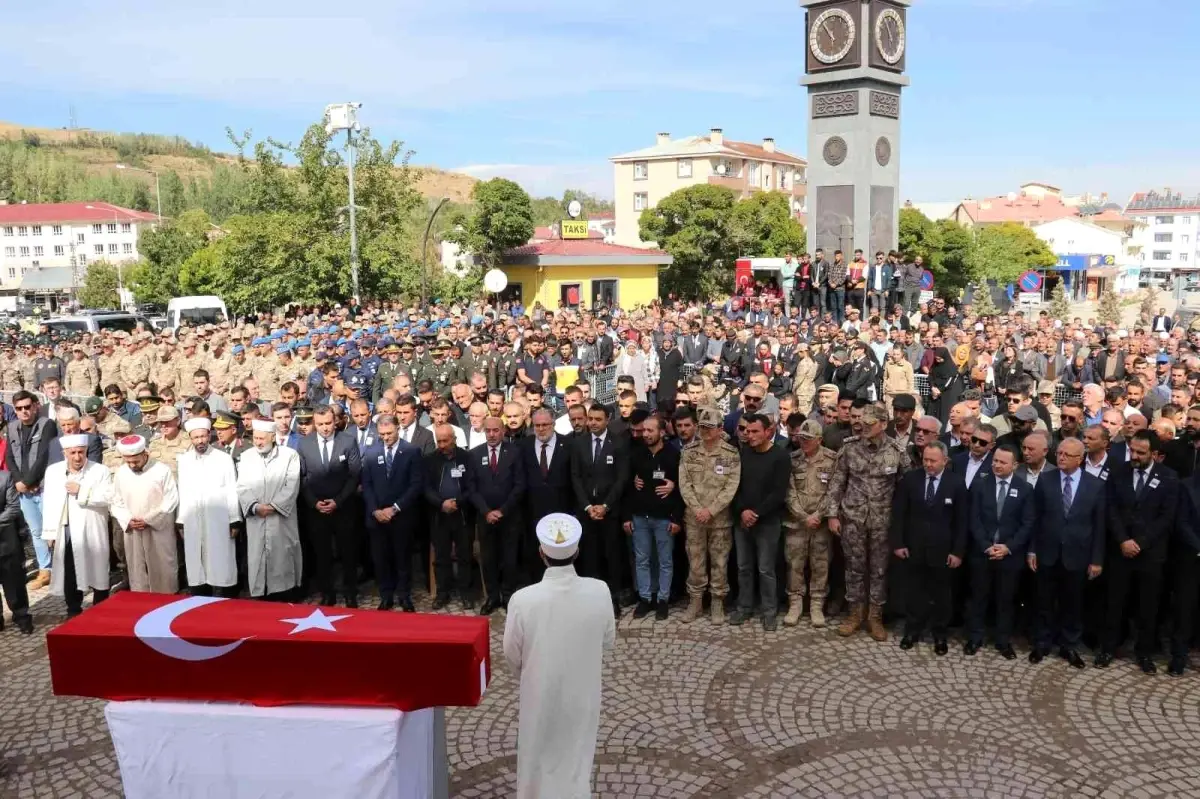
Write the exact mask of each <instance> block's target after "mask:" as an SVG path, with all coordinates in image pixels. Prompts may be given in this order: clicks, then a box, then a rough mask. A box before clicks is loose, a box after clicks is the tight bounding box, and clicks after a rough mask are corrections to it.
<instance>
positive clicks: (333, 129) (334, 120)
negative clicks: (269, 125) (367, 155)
mask: <svg viewBox="0 0 1200 799" xmlns="http://www.w3.org/2000/svg"><path fill="white" fill-rule="evenodd" d="M360 108H362V103H333V104H331V105H327V106H325V132H326V133H328V134H329V135H331V136H332V135H333V134H334V133H337V132H339V131H343V130H344V131H346V164H347V172H348V173H349V179H350V285H351V291H352V292H353V296H354V298H355V299H358V300H360V301H361V299H362V298H361V297H360V296H359V293H358V228H357V226H356V225H355V210H356V209H355V207H354V157H355V155H356V153H357V147H358V145H357V144H356V143H355V141H354V134H355V133H357V132H358V131H359V130H360V129H361V128H360V125H359V124H358V109H360Z"/></svg>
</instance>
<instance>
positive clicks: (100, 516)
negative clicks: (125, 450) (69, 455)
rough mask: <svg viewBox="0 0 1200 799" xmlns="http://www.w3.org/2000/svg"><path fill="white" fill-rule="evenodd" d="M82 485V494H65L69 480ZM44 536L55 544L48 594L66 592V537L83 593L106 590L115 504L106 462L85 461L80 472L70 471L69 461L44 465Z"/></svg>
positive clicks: (110, 475)
mask: <svg viewBox="0 0 1200 799" xmlns="http://www.w3.org/2000/svg"><path fill="white" fill-rule="evenodd" d="M70 481H74V482H77V483H79V493H78V494H77V495H76V496H71V495H70V494H68V493H67V483H68V482H70ZM42 486H43V494H42V540H44V541H47V542H57V543H55V545H54V562H53V564H52V565H51V568H50V592H51V593H52V594H54V595H55V596H63V595H64V592H65V587H66V579H67V570H66V566H65V561H64V558H66V556H67V541H68V539H69V540H70V543H71V557H72V558H73V559H74V561H75V584H76V587H77V588H78V589H79V590H80V591H87V590H88V589H89V588H90V589H93V590H95V589H99V590H101V591H107V590H108V588H109V579H108V574H109V572H108V557H109V543H110V542H109V536H108V508H109V504H110V503H111V502H112V494H113V481H112V473H111V472H110V471H109V470H108V467H107V466H103V465H101V464H99V463H92V462H91V461H86V462H84V464H83V469H82V471H80V472H78V473H77V474H69V473H68V472H67V462H66V461H59V462H58V463H52V464H50V465H49V466H47V467H46V476H45V478H44V480H43V481H42Z"/></svg>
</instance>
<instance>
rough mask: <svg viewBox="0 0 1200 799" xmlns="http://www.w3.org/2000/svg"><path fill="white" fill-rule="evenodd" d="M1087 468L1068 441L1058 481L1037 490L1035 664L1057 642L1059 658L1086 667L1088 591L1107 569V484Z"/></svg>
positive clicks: (1079, 447) (1043, 482)
mask: <svg viewBox="0 0 1200 799" xmlns="http://www.w3.org/2000/svg"><path fill="white" fill-rule="evenodd" d="M1089 429H1090V428H1089ZM1082 464H1083V442H1082V441H1079V440H1078V439H1074V438H1069V439H1067V440H1066V441H1063V442H1062V443H1061V444H1059V445H1058V471H1057V472H1055V473H1053V475H1052V476H1053V477H1054V478H1055V479H1053V480H1049V479H1047V478H1046V477H1042V478H1041V479H1039V480H1038V485H1037V489H1035V494H1034V496H1035V503H1036V505H1037V521H1036V522H1035V523H1034V528H1033V544H1032V546H1031V547H1030V551H1029V554H1028V555H1026V557H1025V561H1026V563H1028V564H1029V568H1030V569H1032V570H1033V571H1034V572H1035V573H1036V574H1037V603H1038V621H1037V629H1036V633H1035V635H1034V644H1033V651H1032V652H1030V653H1029V662H1030V663H1041V662H1042V660H1043V659H1045V657H1046V655H1047V654H1049V653H1050V647H1051V645H1052V644H1053V643H1054V642H1055V639H1057V641H1058V644H1059V654H1060V655H1062V657H1063V658H1064V659H1066V661H1067V662H1068V663H1070V664H1071V665H1072V666H1074V667H1075V668H1077V669H1082V668H1083V667H1084V662H1083V658H1082V657H1080V655H1079V646H1080V642H1081V639H1082V636H1083V622H1082V613H1083V590H1084V587H1085V586H1086V585H1087V581H1088V580H1094V579H1096V578H1097V577H1099V576H1100V573H1101V572H1102V571H1103V570H1104V569H1103V564H1104V542H1105V537H1104V531H1105V528H1104V512H1105V491H1104V481H1102V480H1100V479H1099V478H1098V477H1093V476H1092V475H1090V474H1088V473H1087V472H1086V471H1084V470H1083V468H1082ZM1056 610H1057V618H1056V613H1055V611H1056Z"/></svg>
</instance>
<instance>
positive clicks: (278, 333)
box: [271, 330, 284, 341]
mask: <svg viewBox="0 0 1200 799" xmlns="http://www.w3.org/2000/svg"><path fill="white" fill-rule="evenodd" d="M283 336H284V333H283V331H282V330H272V331H271V340H272V341H274V340H275V339H280V338H283Z"/></svg>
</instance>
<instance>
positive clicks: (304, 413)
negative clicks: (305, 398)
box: [295, 405, 313, 422]
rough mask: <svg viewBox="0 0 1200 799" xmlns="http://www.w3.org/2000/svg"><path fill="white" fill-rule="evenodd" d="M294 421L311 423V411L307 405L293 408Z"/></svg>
mask: <svg viewBox="0 0 1200 799" xmlns="http://www.w3.org/2000/svg"><path fill="white" fill-rule="evenodd" d="M295 411H296V420H297V421H299V422H311V421H312V418H313V409H312V408H310V407H309V406H307V405H297V406H296V408H295Z"/></svg>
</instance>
